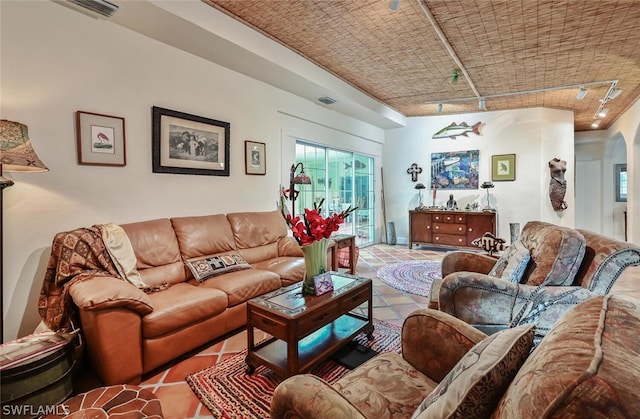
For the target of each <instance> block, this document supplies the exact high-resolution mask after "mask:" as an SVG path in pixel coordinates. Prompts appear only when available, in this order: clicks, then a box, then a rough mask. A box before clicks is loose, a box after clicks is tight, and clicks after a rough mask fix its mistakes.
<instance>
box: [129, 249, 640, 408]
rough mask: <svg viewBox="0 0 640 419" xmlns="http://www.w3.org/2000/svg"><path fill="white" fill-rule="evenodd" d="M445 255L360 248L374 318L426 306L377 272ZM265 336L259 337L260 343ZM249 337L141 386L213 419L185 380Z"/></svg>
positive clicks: (632, 286) (220, 345)
mask: <svg viewBox="0 0 640 419" xmlns="http://www.w3.org/2000/svg"><path fill="white" fill-rule="evenodd" d="M444 254H445V252H441V251H434V250H428V249H427V248H424V247H423V248H414V249H409V248H408V247H407V246H402V245H397V246H389V245H386V244H378V245H375V246H370V247H366V248H362V249H360V258H359V261H358V265H357V274H358V275H360V276H364V277H367V278H371V279H372V280H373V295H374V302H373V305H374V309H373V314H374V317H375V318H376V319H378V320H384V321H387V322H390V323H395V324H398V325H401V324H402V321H403V319H404V318H405V317H406V316H407V315H408V314H409V313H411V312H412V311H413V310H415V309H418V308H423V307H426V306H427V303H428V300H427V298H425V297H420V296H416V295H411V294H406V293H403V292H402V291H398V290H396V289H394V288H391V287H389V286H387V285H386V284H384V283H382V282H381V281H380V280H379V279H377V275H376V272H377V270H378V269H379V268H380V267H381V266H384V265H385V264H388V263H394V262H399V261H404V260H413V259H416V260H417V259H440V258H442V256H444ZM638 279H640V278H638V276H635V275H634V276H633V277H625V278H621V279H620V280H619V281H618V282H617V283H616V285H615V286H614V288H613V291H612V292H616V293H622V294H625V295H629V296H632V297H635V298H639V299H640V281H639V280H638ZM262 338H263V336H259V335H256V339H257V340H258V341H259V340H260V339H262ZM246 343H247V342H246V334H245V332H240V333H238V334H235V335H233V336H230V337H228V338H227V339H224V340H221V341H219V342H216V343H214V344H212V345H211V346H209V347H207V348H206V349H204V350H201V351H200V352H197V353H196V354H194V355H192V356H190V357H188V358H186V359H183V360H181V361H178V362H176V363H175V364H174V365H173V366H171V367H168V368H167V369H164V370H161V371H159V372H156V373H155V374H151V375H150V376H149V377H145V380H144V381H143V382H142V384H141V386H142V387H145V388H148V389H150V390H151V391H153V392H154V393H155V394H156V395H157V396H158V398H159V399H160V401H161V403H162V410H163V412H164V415H165V418H167V419H187V418H210V417H212V415H211V413H210V412H209V410H208V409H207V408H206V407H205V406H204V405H203V404H201V403H200V401H199V400H198V398H197V397H196V396H195V395H194V393H193V392H192V391H191V389H190V388H189V385H188V384H187V383H186V381H185V380H184V378H185V376H186V375H188V374H190V373H192V372H196V371H199V370H201V369H203V368H206V367H208V366H210V365H213V364H215V363H216V362H220V361H222V360H224V359H226V358H228V357H230V356H233V355H235V354H236V353H238V352H240V351H242V350H243V349H246V346H247V345H246Z"/></svg>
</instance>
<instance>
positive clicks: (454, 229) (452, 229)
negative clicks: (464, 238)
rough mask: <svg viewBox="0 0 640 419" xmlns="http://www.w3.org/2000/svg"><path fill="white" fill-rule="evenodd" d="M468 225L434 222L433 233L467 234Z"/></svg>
mask: <svg viewBox="0 0 640 419" xmlns="http://www.w3.org/2000/svg"><path fill="white" fill-rule="evenodd" d="M466 230H467V226H466V225H465V224H446V223H442V224H440V223H434V224H433V234H460V235H466V234H467V233H466Z"/></svg>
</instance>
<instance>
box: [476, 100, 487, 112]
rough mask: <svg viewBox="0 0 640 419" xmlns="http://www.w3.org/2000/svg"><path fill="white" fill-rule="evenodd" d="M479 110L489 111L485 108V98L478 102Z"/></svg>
mask: <svg viewBox="0 0 640 419" xmlns="http://www.w3.org/2000/svg"><path fill="white" fill-rule="evenodd" d="M478 108H479V109H480V110H482V111H483V110H486V109H487V107H486V106H485V102H484V98H483V97H481V98H480V100H479V101H478Z"/></svg>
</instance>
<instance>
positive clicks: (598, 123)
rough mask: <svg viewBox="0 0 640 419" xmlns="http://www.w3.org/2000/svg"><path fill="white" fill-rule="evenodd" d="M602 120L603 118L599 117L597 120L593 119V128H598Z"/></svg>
mask: <svg viewBox="0 0 640 419" xmlns="http://www.w3.org/2000/svg"><path fill="white" fill-rule="evenodd" d="M600 122H602V121H601V120H599V119H596V120H595V121H593V122H592V123H591V127H592V128H598V127H599V126H600Z"/></svg>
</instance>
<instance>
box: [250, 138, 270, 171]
mask: <svg viewBox="0 0 640 419" xmlns="http://www.w3.org/2000/svg"><path fill="white" fill-rule="evenodd" d="M266 147H267V146H266V145H265V143H256V142H255V141H245V142H244V172H245V173H246V174H247V175H264V174H266V173H267V154H266Z"/></svg>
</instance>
